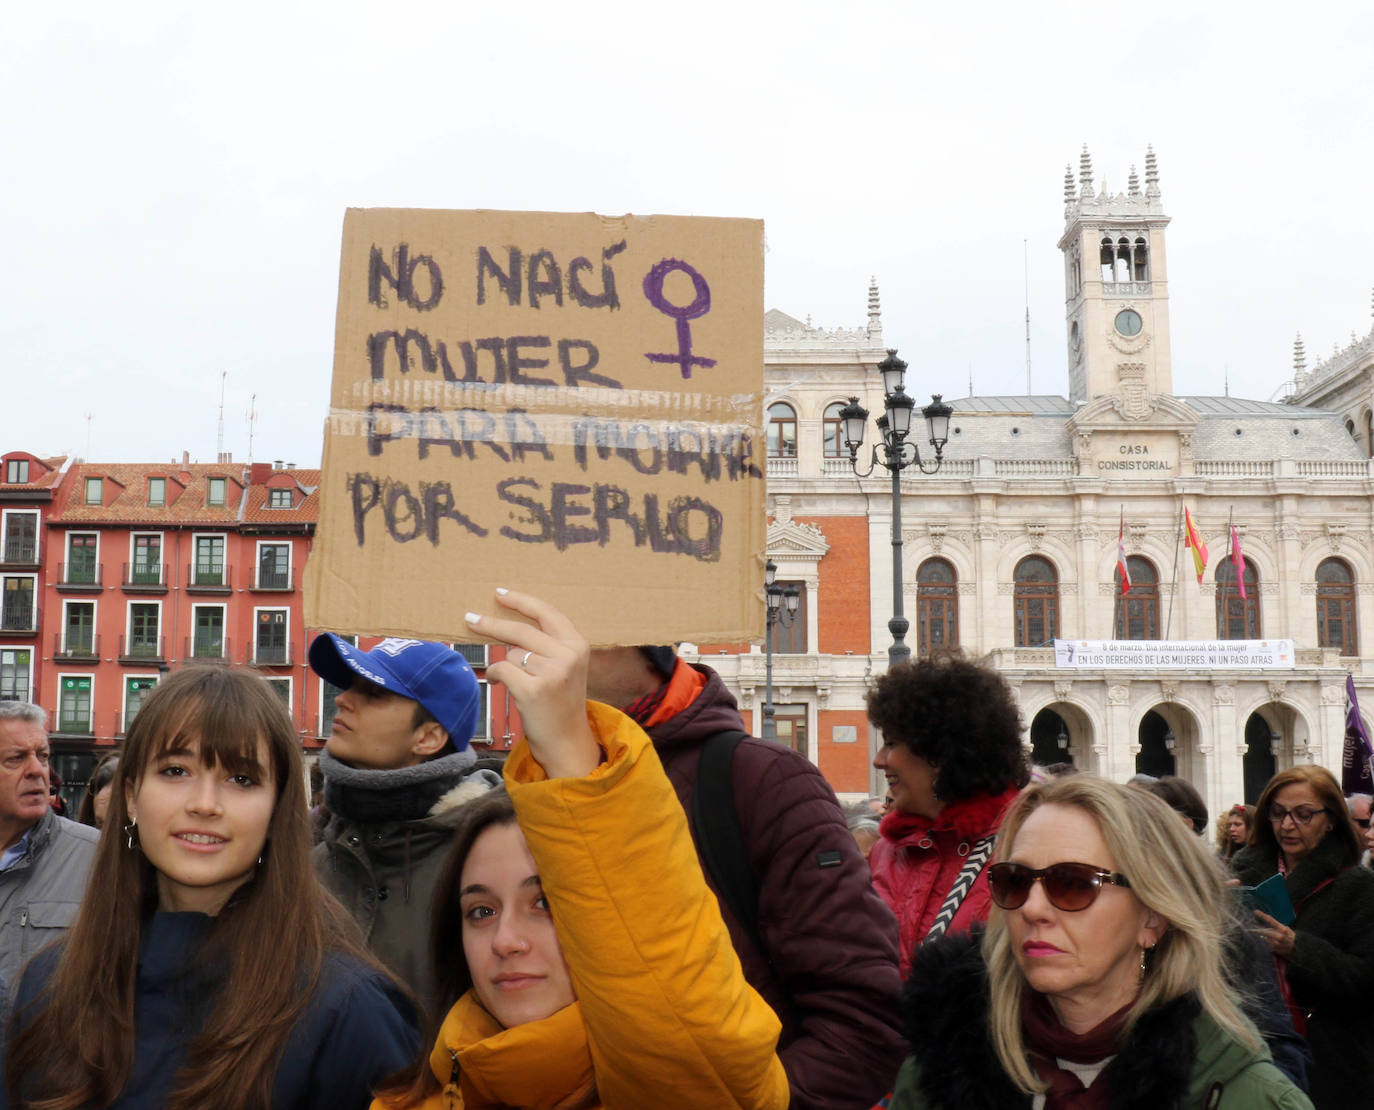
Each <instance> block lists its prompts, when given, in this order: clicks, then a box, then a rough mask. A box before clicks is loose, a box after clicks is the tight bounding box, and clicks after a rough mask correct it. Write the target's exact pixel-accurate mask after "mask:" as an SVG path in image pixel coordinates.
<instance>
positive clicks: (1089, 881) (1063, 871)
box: [988, 863, 1131, 913]
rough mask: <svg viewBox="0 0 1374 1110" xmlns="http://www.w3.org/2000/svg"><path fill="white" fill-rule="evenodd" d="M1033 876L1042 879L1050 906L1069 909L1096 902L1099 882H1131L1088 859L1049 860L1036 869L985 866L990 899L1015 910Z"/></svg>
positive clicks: (1023, 899) (1119, 883) (1013, 864)
mask: <svg viewBox="0 0 1374 1110" xmlns="http://www.w3.org/2000/svg"><path fill="white" fill-rule="evenodd" d="M1036 880H1040V881H1041V882H1043V883H1044V885H1045V897H1046V898H1048V899H1049V900H1050V905H1051V906H1054V907H1055V908H1056V909H1060V910H1067V911H1069V912H1070V913H1072V912H1074V911H1075V910H1086V909H1087V908H1088V907H1089V906H1091V905H1092V904H1093V903H1094V902H1096V901H1097V896H1098V894H1099V893H1101V891H1102V884H1103V883H1111V884H1112V885H1113V886H1125V887H1129V886H1130V885H1131V884H1130V882H1128V881H1127V879H1126V876H1125V875H1118V874H1117V873H1116V872H1114V871H1107V870H1105V869H1103V868H1101V867H1094V866H1093V865H1092V864H1090V863H1052V864H1050V866H1049V867H1043V868H1040V869H1039V870H1037V869H1036V868H1034V867H1023V866H1022V865H1021V864H1019V863H994V864H993V865H992V866H991V867H989V868H988V888H989V889H990V890H991V891H992V900H993V901H994V902H996V903H997V904H998V905H999V906H1001V907H1002V908H1003V909H1004V910H1019V909H1020V908H1021V907H1022V906H1024V905H1025V904H1026V899H1027V898H1029V897H1030V892H1031V887H1033V886H1034V885H1035V883H1036Z"/></svg>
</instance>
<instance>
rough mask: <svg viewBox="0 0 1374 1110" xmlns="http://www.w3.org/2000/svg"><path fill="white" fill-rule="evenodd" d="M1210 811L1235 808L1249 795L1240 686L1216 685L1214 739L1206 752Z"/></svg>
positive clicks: (1214, 812) (1205, 794)
mask: <svg viewBox="0 0 1374 1110" xmlns="http://www.w3.org/2000/svg"><path fill="white" fill-rule="evenodd" d="M1203 753H1204V754H1203V764H1204V767H1205V774H1206V780H1205V781H1206V784H1207V789H1206V791H1205V792H1204V794H1203V797H1204V798H1206V799H1207V811H1208V812H1209V813H1211V814H1213V815H1215V814H1218V813H1221V812H1222V811H1223V810H1226V809H1228V808H1230V807H1231V806H1233V805H1235V804H1236V802H1238V801H1239V800H1240V799H1241V798H1242V797H1244V795H1245V765H1244V763H1243V762H1242V760H1243V759H1244V756H1245V732H1244V729H1242V728H1241V727H1240V725H1239V723H1238V722H1237V721H1236V687H1235V683H1233V682H1214V683H1213V689H1212V738H1211V740H1210V741H1209V742H1208V743H1206V744H1205V746H1204V749H1203Z"/></svg>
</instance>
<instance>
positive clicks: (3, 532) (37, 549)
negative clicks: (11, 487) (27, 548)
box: [0, 509, 43, 563]
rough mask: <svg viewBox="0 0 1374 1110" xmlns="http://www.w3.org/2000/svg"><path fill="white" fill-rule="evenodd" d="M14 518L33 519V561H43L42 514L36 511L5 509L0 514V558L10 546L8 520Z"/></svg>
mask: <svg viewBox="0 0 1374 1110" xmlns="http://www.w3.org/2000/svg"><path fill="white" fill-rule="evenodd" d="M16 516H31V517H33V561H34V562H35V563H39V562H42V561H43V514H42V513H40V512H39V511H38V510H37V509H5V510H4V511H3V512H0V517H3V522H2V523H3V527H0V557H3V555H4V554H5V550H6V548H8V547H9V545H10V519H11V518H12V517H16Z"/></svg>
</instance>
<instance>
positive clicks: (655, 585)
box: [305, 209, 766, 644]
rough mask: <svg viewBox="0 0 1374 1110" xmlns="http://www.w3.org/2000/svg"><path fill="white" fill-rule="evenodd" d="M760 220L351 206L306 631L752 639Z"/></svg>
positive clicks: (756, 575)
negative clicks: (507, 610) (498, 601)
mask: <svg viewBox="0 0 1374 1110" xmlns="http://www.w3.org/2000/svg"><path fill="white" fill-rule="evenodd" d="M762 398H763V225H762V223H761V222H760V221H757V220H730V219H703V218H694V217H678V216H645V217H638V216H625V217H622V218H608V217H603V216H597V215H595V214H591V213H586V214H553V213H542V212H444V211H420V210H407V209H350V210H349V212H348V213H347V215H346V217H345V219H344V236H343V260H342V265H341V268H340V277H339V310H338V324H337V330H336V334H335V347H334V380H333V387H332V390H331V394H330V413H329V421H328V425H327V427H326V432H325V449H324V472H323V477H322V480H321V481H322V487H321V511H320V523H319V528H318V532H317V535H316V541H315V545H314V550H313V551H312V553H311V556H310V561H309V563H308V565H307V568H306V582H305V604H306V614H305V615H306V623H307V624H308V625H309V626H310V627H312V628H318V629H326V630H331V631H338V632H364V633H387V634H391V635H401V636H418V637H422V638H427V639H441V640H461V639H467V638H469V633H468V631H467V629H466V626H465V625H464V623H463V614H464V612H465V611H467V610H476V611H479V612H488V611H491V610H492V608H493V603H492V592H493V590H494V589H495V588H496V587H497V586H507V587H510V588H514V589H519V590H524V591H528V592H530V593H534V594H538V595H540V596H542V597H545V598H547V599H548V600H549V601H551V602H553V603H554V604H555V605H557V606H558V607H559V608H561V609H562V610H563V611H564V612H566V613H567V614H568V615H569V616H570V617H571V618H572V619H573V620H574V621H575V622H576V624H577V626H578V628H579V629H580V630H581V631H582V633H583V634H584V635H585V636H586V637H587V638H588V639H589V640H590V641H591V642H592V643H593V644H636V643H667V642H671V641H676V640H692V641H697V640H726V641H731V640H733V641H738V640H749V639H755V638H757V637H759V636H761V635H762V634H763V620H764V616H763V614H764V610H763V603H762V598H761V588H760V585H759V584H760V583H761V581H762V575H763V570H762V563H763V547H764V471H765V467H766V461H765V454H766V452H765V446H764V443H765V441H764V437H763V431H762V427H761V422H762V419H763V404H762Z"/></svg>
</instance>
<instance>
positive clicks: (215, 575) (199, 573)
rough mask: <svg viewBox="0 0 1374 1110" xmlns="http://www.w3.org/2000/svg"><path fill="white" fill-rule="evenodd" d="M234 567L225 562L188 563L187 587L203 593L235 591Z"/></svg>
mask: <svg viewBox="0 0 1374 1110" xmlns="http://www.w3.org/2000/svg"><path fill="white" fill-rule="evenodd" d="M233 587H234V568H233V567H229V566H225V565H224V564H223V563H219V564H215V563H188V564H187V565H186V588H187V589H188V590H192V591H196V590H198V591H200V592H202V593H221V594H227V593H231V592H233Z"/></svg>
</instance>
